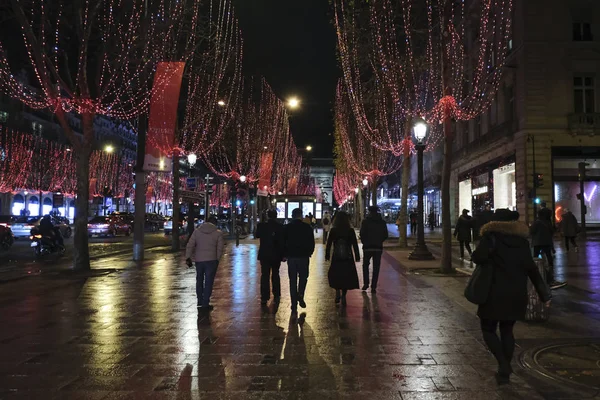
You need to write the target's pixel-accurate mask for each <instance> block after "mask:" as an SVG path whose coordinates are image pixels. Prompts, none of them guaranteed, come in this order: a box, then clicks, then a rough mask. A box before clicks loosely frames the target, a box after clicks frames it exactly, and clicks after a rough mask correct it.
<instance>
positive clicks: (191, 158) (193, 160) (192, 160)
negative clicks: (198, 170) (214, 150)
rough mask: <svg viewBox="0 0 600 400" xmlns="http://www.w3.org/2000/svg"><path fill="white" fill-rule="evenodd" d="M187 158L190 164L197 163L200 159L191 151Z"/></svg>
mask: <svg viewBox="0 0 600 400" xmlns="http://www.w3.org/2000/svg"><path fill="white" fill-rule="evenodd" d="M187 159H188V162H189V163H190V165H196V161H198V156H197V155H195V154H194V153H190V154H188V156H187Z"/></svg>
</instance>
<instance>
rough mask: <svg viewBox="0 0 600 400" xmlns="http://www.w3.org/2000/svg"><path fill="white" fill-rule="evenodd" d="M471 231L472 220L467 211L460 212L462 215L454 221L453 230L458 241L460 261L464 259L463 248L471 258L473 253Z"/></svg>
mask: <svg viewBox="0 0 600 400" xmlns="http://www.w3.org/2000/svg"><path fill="white" fill-rule="evenodd" d="M472 230H473V218H471V216H470V215H469V210H466V209H465V210H462V215H461V216H460V217H458V220H457V221H456V228H455V229H454V237H455V238H457V239H458V243H459V244H460V259H461V260H464V259H465V247H466V248H467V251H468V252H469V257H471V255H472V253H473V251H472V250H471V241H472V236H471V231H472Z"/></svg>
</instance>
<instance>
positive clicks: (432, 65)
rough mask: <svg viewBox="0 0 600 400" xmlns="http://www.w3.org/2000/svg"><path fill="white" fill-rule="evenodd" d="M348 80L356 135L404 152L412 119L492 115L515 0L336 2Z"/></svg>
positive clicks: (435, 130)
mask: <svg viewBox="0 0 600 400" xmlns="http://www.w3.org/2000/svg"><path fill="white" fill-rule="evenodd" d="M334 9H335V25H336V29H337V34H338V48H339V52H340V60H341V64H342V70H343V77H344V78H343V81H344V85H345V87H346V91H347V93H348V96H349V99H350V103H351V109H352V112H353V114H354V116H355V119H356V121H357V127H358V132H359V133H360V134H361V135H363V136H365V137H366V138H368V139H369V140H370V141H372V143H373V145H374V146H375V147H378V148H381V149H385V150H390V151H392V152H394V153H395V154H397V155H400V154H403V150H404V147H405V146H406V145H407V143H408V141H407V137H409V130H410V128H411V127H410V126H407V125H406V121H410V119H411V118H425V119H426V120H428V121H431V122H434V124H432V126H431V127H430V129H431V131H430V134H429V135H428V138H427V141H428V142H427V143H428V149H432V148H433V147H434V144H436V143H438V142H439V141H440V140H441V139H442V138H443V132H442V131H441V129H439V127H438V126H437V123H438V122H441V121H442V120H443V119H444V118H445V117H447V116H450V117H451V118H452V119H454V120H470V119H473V118H475V117H476V116H478V115H479V114H481V113H482V112H483V111H485V110H487V109H488V108H489V106H490V104H491V102H492V101H493V99H494V97H495V94H496V93H497V91H498V87H499V85H500V82H501V77H502V67H503V65H504V62H505V60H506V56H507V54H508V51H509V49H508V43H509V39H510V34H511V30H512V27H511V23H512V22H511V15H512V0H460V1H453V0H424V1H421V0H399V1H392V0H373V1H370V2H355V1H351V0H335V1H334Z"/></svg>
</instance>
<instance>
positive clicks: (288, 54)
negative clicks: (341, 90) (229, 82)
mask: <svg viewBox="0 0 600 400" xmlns="http://www.w3.org/2000/svg"><path fill="white" fill-rule="evenodd" d="M234 4H235V6H236V11H237V14H238V17H239V21H240V26H241V29H242V36H243V38H244V60H243V63H244V71H245V75H247V76H248V75H254V76H264V77H265V78H266V79H267V81H268V82H269V84H270V85H271V87H272V88H273V90H274V91H275V93H276V94H277V95H278V96H279V97H281V98H282V99H287V98H289V97H292V96H297V97H298V98H299V99H300V100H301V101H302V104H301V108H300V109H298V110H294V111H291V113H292V118H291V129H292V133H293V134H294V137H295V139H296V144H297V145H298V147H305V146H307V145H309V144H310V145H312V146H313V149H314V150H313V154H312V156H313V157H331V156H332V150H333V112H332V110H333V103H334V99H335V87H336V83H337V79H338V77H339V75H340V71H339V68H338V66H337V60H336V36H335V30H334V27H333V25H332V24H331V17H332V12H331V8H330V6H329V2H328V1H327V0H234Z"/></svg>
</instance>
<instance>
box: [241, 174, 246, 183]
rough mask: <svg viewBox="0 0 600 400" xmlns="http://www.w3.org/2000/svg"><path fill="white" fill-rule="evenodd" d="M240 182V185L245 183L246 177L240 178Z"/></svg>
mask: <svg viewBox="0 0 600 400" xmlns="http://www.w3.org/2000/svg"><path fill="white" fill-rule="evenodd" d="M240 182H242V183H244V182H246V175H242V176H240Z"/></svg>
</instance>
